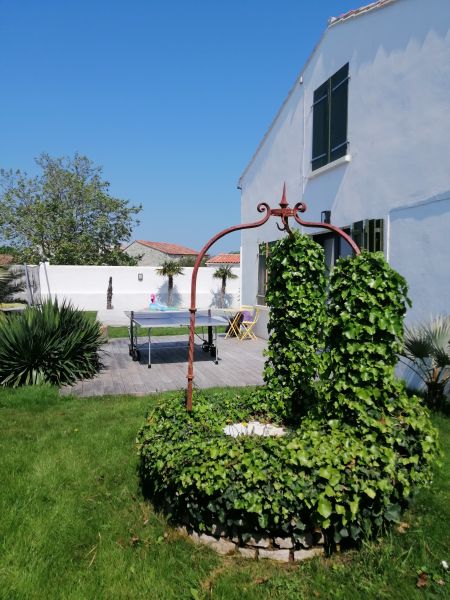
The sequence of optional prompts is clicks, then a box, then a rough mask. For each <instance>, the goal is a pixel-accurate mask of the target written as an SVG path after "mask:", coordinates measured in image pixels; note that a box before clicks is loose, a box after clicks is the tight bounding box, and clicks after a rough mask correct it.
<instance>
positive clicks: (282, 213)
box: [186, 184, 361, 412]
mask: <svg viewBox="0 0 450 600" xmlns="http://www.w3.org/2000/svg"><path fill="white" fill-rule="evenodd" d="M279 206H280V208H270V206H269V205H268V204H267V203H266V202H261V203H260V204H258V206H257V210H258V212H259V213H265V215H264V216H263V217H262V219H260V220H259V221H254V222H253V223H243V224H240V225H234V226H233V227H228V228H227V229H223V230H222V231H220V232H219V233H217V234H216V235H215V236H213V237H212V238H211V239H210V240H209V241H208V242H207V243H206V244H205V245H204V246H203V248H202V249H201V250H200V254H199V255H198V256H197V259H196V261H195V264H194V269H193V271H192V279H191V306H190V308H189V312H190V313H191V316H190V320H189V353H188V373H187V380H188V385H187V390H186V410H187V411H188V412H190V411H191V410H192V392H193V380H194V340H195V313H196V312H197V308H196V306H195V304H196V296H197V274H198V269H199V267H200V264H201V262H202V259H203V257H204V256H205V254H206V253H207V251H208V250H209V249H210V248H211V246H212V245H213V244H215V243H216V242H217V241H218V240H220V239H221V238H223V237H224V236H225V235H228V234H229V233H233V232H234V231H240V230H243V229H255V228H257V227H261V226H262V225H264V223H267V221H268V220H269V218H270V217H279V218H280V219H281V223H282V224H281V225H280V224H279V223H277V227H278V229H279V230H280V231H287V232H288V233H289V234H292V230H291V228H290V226H289V218H291V217H292V218H293V219H294V220H295V221H296V223H298V224H299V225H301V226H302V227H315V228H324V229H328V230H330V231H333V232H334V233H336V234H337V235H339V236H341V237H342V238H343V239H345V241H346V242H347V243H348V244H350V246H351V248H352V249H353V251H354V252H355V254H360V253H361V251H360V249H359V248H358V246H357V245H356V244H355V242H354V241H353V240H352V238H351V237H350V236H349V235H348V234H346V233H345V231H342V229H340V228H339V227H336V226H335V225H330V224H329V223H315V222H313V221H310V222H309V221H304V220H303V219H301V218H300V216H299V213H304V212H305V211H306V209H307V206H306V204H305V203H304V202H298V203H297V204H296V205H295V206H294V208H290V207H289V204H288V202H287V200H286V184H284V185H283V194H282V197H281V201H280V204H279Z"/></svg>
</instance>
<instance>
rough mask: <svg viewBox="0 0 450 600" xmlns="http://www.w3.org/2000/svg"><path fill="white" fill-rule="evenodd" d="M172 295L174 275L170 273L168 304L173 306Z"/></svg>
mask: <svg viewBox="0 0 450 600" xmlns="http://www.w3.org/2000/svg"><path fill="white" fill-rule="evenodd" d="M172 295H173V277H172V275H169V285H168V288H167V306H172Z"/></svg>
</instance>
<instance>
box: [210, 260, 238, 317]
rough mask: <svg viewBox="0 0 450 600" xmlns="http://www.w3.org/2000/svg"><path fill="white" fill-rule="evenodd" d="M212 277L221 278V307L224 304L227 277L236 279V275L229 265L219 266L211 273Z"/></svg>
mask: <svg viewBox="0 0 450 600" xmlns="http://www.w3.org/2000/svg"><path fill="white" fill-rule="evenodd" d="M213 277H214V278H215V279H221V280H222V287H221V290H220V298H221V305H222V306H221V308H224V304H225V294H226V289H227V279H237V275H235V274H234V273H233V271H232V270H231V267H230V266H226V267H219V268H218V269H216V270H215V271H214V273H213Z"/></svg>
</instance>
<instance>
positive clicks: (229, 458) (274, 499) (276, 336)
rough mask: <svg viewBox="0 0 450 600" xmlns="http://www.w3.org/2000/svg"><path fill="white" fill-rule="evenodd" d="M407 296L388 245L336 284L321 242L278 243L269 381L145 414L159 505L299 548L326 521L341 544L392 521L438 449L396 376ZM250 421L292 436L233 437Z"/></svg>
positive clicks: (421, 410)
mask: <svg viewBox="0 0 450 600" xmlns="http://www.w3.org/2000/svg"><path fill="white" fill-rule="evenodd" d="M327 285H328V290H327ZM406 292H407V289H406V283H405V281H404V279H403V278H402V277H401V276H400V275H399V274H398V273H396V272H395V271H394V270H393V269H392V268H391V267H390V266H389V265H388V264H387V263H386V261H385V260H384V258H383V256H382V255H381V254H362V255H360V256H357V257H351V258H346V259H341V260H340V261H339V262H338V264H337V265H336V267H335V268H334V270H333V272H332V275H331V278H330V280H329V281H327V279H326V277H325V264H324V257H323V251H322V249H321V248H320V246H319V245H317V244H316V243H315V242H313V241H312V240H311V239H310V238H308V237H306V236H302V235H301V234H299V233H293V234H292V235H290V236H289V237H286V238H285V239H283V240H281V241H280V242H278V243H277V244H276V245H275V249H274V251H273V253H272V256H271V259H270V262H269V283H268V293H267V298H268V303H269V305H270V306H271V314H270V322H269V330H270V339H269V343H268V350H267V361H266V366H265V370H264V379H265V385H264V386H263V388H262V389H261V390H259V392H258V393H257V394H255V393H254V391H253V390H246V389H243V390H242V392H241V393H240V394H236V395H235V396H233V397H231V398H230V396H229V394H227V393H225V392H224V393H223V394H221V393H212V392H208V391H204V392H197V393H196V395H195V396H194V402H193V410H192V412H190V413H188V412H186V410H185V408H184V398H183V397H182V395H181V394H174V395H173V396H172V398H171V399H170V400H168V401H166V402H164V403H162V404H160V405H158V406H157V407H156V408H155V409H154V410H153V411H152V412H151V413H150V414H149V416H148V418H147V419H146V422H145V424H144V426H143V427H142V429H141V430H140V432H139V435H138V447H139V453H140V456H141V476H142V480H143V483H144V485H145V486H146V489H147V490H148V492H149V494H150V497H151V498H152V499H153V501H154V502H156V503H158V504H159V506H161V507H163V508H164V510H165V511H166V512H167V514H168V515H170V517H171V518H172V520H173V521H174V522H175V523H179V524H185V525H187V526H188V527H190V528H192V529H193V530H195V531H196V532H200V533H201V532H207V533H211V534H214V532H217V531H219V530H220V531H222V532H224V531H225V532H226V535H227V536H229V538H232V539H235V540H237V543H238V544H241V545H242V544H245V540H246V539H248V538H249V537H250V538H253V537H254V536H262V537H265V538H267V537H269V538H271V539H276V536H278V537H279V538H282V539H285V538H289V539H290V540H292V544H293V550H295V549H296V548H300V547H303V546H304V543H305V539H306V537H305V536H307V535H309V536H310V537H311V536H312V535H313V534H317V532H318V531H319V532H322V533H323V534H324V535H325V538H326V541H327V544H328V547H329V548H332V547H333V545H334V544H336V543H339V542H341V541H342V540H351V541H354V542H355V541H358V540H361V539H362V538H364V537H368V536H371V535H373V533H374V532H375V531H378V530H379V529H380V528H382V527H385V526H387V525H389V523H391V522H393V521H397V520H398V519H399V518H400V514H401V512H402V511H403V510H404V509H405V507H406V506H407V505H408V502H409V501H410V499H411V497H412V494H413V493H414V491H415V490H416V489H417V488H418V487H419V486H423V485H426V484H427V483H428V482H429V481H430V477H431V468H432V464H433V460H434V457H435V454H436V448H437V442H436V433H435V431H434V429H433V427H432V425H431V422H430V418H429V414H428V411H427V409H426V408H425V407H424V406H423V405H422V403H421V401H420V400H419V399H418V398H417V397H414V396H413V397H410V396H408V395H407V394H406V392H405V389H404V386H403V385H402V384H401V383H400V382H398V381H397V380H396V379H395V377H394V368H395V364H396V360H397V351H398V349H399V344H400V342H401V338H402V333H403V317H404V314H405V307H406V303H407V297H406ZM253 420H258V421H259V422H270V423H272V424H276V425H280V426H284V427H285V435H283V436H280V437H258V436H252V435H242V436H238V437H236V438H233V437H230V436H227V435H225V433H224V428H225V427H226V426H227V425H229V424H230V423H236V422H249V421H253ZM302 544H303V546H302Z"/></svg>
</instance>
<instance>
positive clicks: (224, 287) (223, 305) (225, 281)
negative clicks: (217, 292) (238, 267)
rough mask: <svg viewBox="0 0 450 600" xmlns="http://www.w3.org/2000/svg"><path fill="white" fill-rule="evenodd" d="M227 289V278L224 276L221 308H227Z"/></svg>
mask: <svg viewBox="0 0 450 600" xmlns="http://www.w3.org/2000/svg"><path fill="white" fill-rule="evenodd" d="M226 288H227V276H226V275H224V276H223V277H222V306H221V308H225V292H226Z"/></svg>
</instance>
